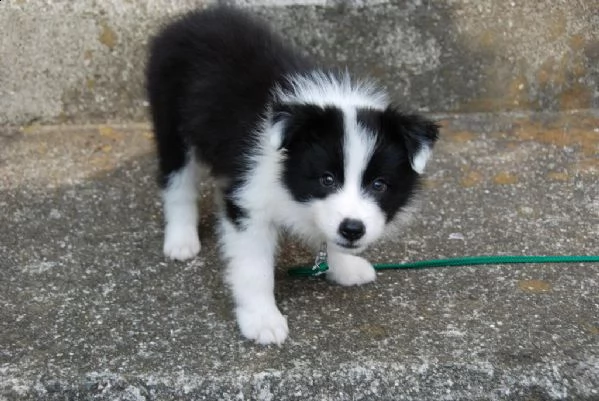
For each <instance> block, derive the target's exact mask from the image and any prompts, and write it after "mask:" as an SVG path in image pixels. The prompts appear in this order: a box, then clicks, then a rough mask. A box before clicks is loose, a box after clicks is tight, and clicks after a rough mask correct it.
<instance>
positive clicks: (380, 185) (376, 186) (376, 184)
mask: <svg viewBox="0 0 599 401" xmlns="http://www.w3.org/2000/svg"><path fill="white" fill-rule="evenodd" d="M371 187H372V190H373V191H374V192H385V191H386V190H387V183H386V182H385V180H383V179H381V178H377V179H376V180H374V181H373V182H372V184H371Z"/></svg>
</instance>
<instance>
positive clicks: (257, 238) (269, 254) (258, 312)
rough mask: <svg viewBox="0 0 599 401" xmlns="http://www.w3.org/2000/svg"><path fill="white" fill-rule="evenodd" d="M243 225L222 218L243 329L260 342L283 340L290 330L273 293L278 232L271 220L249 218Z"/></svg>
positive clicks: (230, 279)
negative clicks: (268, 222) (263, 220)
mask: <svg viewBox="0 0 599 401" xmlns="http://www.w3.org/2000/svg"><path fill="white" fill-rule="evenodd" d="M244 223H247V224H244V225H243V226H242V225H235V224H234V223H232V222H231V221H229V220H228V219H226V218H223V219H222V222H221V227H222V230H223V232H222V241H223V250H224V253H225V256H226V257H227V259H228V261H229V266H228V270H227V276H226V277H227V282H228V283H229V285H230V286H231V289H232V291H233V297H234V299H235V314H236V316H237V323H238V324H239V328H240V329H241V333H242V334H243V335H244V336H245V337H246V338H248V339H250V340H254V341H256V342H257V343H259V344H265V345H266V344H281V343H283V341H285V339H286V338H287V334H288V332H289V330H288V328H287V319H286V318H285V317H284V316H283V315H282V314H281V312H280V311H279V309H278V308H277V305H276V303H275V297H274V254H275V249H276V240H277V234H276V230H275V228H274V227H272V226H270V225H268V224H260V223H254V222H253V221H251V220H250V219H248V220H246V221H245V222H244Z"/></svg>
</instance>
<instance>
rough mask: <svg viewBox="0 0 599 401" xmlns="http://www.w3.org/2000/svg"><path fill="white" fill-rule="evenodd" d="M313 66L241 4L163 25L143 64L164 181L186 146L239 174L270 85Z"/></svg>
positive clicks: (228, 173)
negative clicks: (242, 8)
mask: <svg viewBox="0 0 599 401" xmlns="http://www.w3.org/2000/svg"><path fill="white" fill-rule="evenodd" d="M311 68H312V64H311V63H310V62H309V61H308V60H307V59H306V58H305V57H304V56H302V55H301V54H300V53H298V52H296V51H295V50H293V49H291V48H290V47H289V46H287V45H283V43H282V40H281V38H280V37H278V36H277V35H275V34H274V33H272V32H271V31H270V30H269V29H268V28H266V27H265V25H264V24H262V23H261V22H259V21H257V20H256V19H254V18H253V17H251V16H249V15H248V14H246V13H244V12H242V11H240V10H235V9H231V8H226V7H216V8H212V9H208V10H198V11H194V12H191V13H189V14H186V15H184V16H183V17H181V18H180V19H179V20H178V21H176V22H174V23H171V24H169V25H168V26H167V27H166V28H165V29H163V30H162V31H161V32H160V33H159V34H158V35H157V36H156V37H155V38H154V39H153V41H152V42H151V45H150V59H149V62H148V68H147V91H148V95H149V100H150V106H151V112H152V118H153V123H154V131H155V136H156V140H157V148H158V152H159V159H160V172H161V182H162V184H163V185H165V184H166V183H167V180H168V177H169V175H170V174H171V173H173V172H174V171H177V170H178V169H180V168H181V167H182V166H183V165H184V163H185V161H186V152H187V149H188V147H189V145H193V146H194V147H195V149H196V150H197V152H198V153H199V154H198V156H199V158H200V159H201V160H202V161H203V162H205V163H207V164H208V165H210V166H211V169H212V173H213V174H214V175H215V176H217V177H234V176H238V174H236V173H239V170H240V169H244V168H245V166H244V164H243V163H242V162H241V161H242V160H243V156H244V155H245V154H246V152H247V151H248V146H247V143H248V141H249V140H251V139H252V138H251V135H252V134H253V133H255V128H256V127H257V125H258V123H259V122H260V119H261V118H263V117H264V112H265V110H266V109H265V105H267V104H268V103H269V101H270V97H271V91H272V89H273V88H274V86H275V85H277V84H279V85H282V86H284V85H285V80H284V76H285V75H288V74H291V73H302V72H305V71H307V70H309V69H311Z"/></svg>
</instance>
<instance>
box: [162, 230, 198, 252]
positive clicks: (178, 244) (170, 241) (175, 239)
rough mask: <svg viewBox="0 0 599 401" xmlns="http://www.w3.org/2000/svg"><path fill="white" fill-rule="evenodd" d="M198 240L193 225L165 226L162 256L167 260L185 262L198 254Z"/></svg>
mask: <svg viewBox="0 0 599 401" xmlns="http://www.w3.org/2000/svg"><path fill="white" fill-rule="evenodd" d="M200 247H201V246H200V238H199V237H198V230H197V228H196V226H195V225H191V224H188V225H177V226H172V225H167V227H166V230H165V234H164V248H163V251H164V255H165V256H166V257H167V258H169V259H175V260H187V259H191V258H193V257H194V256H196V255H197V254H198V253H199V252H200Z"/></svg>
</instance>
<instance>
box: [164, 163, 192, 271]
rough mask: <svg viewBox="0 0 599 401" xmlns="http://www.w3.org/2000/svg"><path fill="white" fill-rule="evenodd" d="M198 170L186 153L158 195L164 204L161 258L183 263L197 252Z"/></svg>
mask: <svg viewBox="0 0 599 401" xmlns="http://www.w3.org/2000/svg"><path fill="white" fill-rule="evenodd" d="M197 180H198V166H197V163H196V161H195V158H194V157H193V154H192V153H191V152H190V153H189V154H188V156H187V159H186V162H185V164H184V165H183V166H182V167H181V168H180V169H178V170H176V171H174V172H172V173H171V174H170V175H169V176H168V178H167V180H166V185H165V187H164V189H163V191H162V201H163V204H164V218H165V223H166V227H165V230H164V248H163V251H164V255H165V256H167V257H168V258H170V259H176V260H186V259H190V258H192V257H194V256H196V255H197V254H198V253H199V252H200V239H199V236H198V227H197V225H198V220H199V215H198V203H197V202H198V188H197V185H198V182H197Z"/></svg>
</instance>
